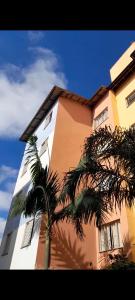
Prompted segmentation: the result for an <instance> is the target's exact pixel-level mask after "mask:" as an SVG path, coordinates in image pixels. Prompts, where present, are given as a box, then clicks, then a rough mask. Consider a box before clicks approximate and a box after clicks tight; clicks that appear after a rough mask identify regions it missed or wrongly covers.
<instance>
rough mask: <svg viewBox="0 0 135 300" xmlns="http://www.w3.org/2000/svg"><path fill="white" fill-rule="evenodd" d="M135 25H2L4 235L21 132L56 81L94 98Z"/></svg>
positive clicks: (0, 222) (0, 225) (0, 198)
mask: <svg viewBox="0 0 135 300" xmlns="http://www.w3.org/2000/svg"><path fill="white" fill-rule="evenodd" d="M133 41H135V31H128V30H126V31H124V30H123V31H118V30H117V31H111V30H106V31H103V30H101V31H96V30H95V31H92V30H86V31H83V30H78V31H75V30H73V31H70V30H69V31H68V30H67V31H64V30H63V31H62V30H61V31H58V30H54V31H51V30H50V31H49V30H46V31H30V30H27V31H21V30H18V31H17V30H16V31H0V240H1V238H2V234H3V230H4V227H5V223H6V218H7V214H8V210H9V207H10V203H11V200H12V194H13V191H14V186H15V182H16V179H17V175H18V171H19V167H20V164H21V160H22V156H23V151H24V146H25V143H24V142H21V141H19V137H20V136H21V134H22V133H23V131H24V129H25V128H26V127H27V125H28V124H29V122H30V121H31V119H32V117H33V116H34V115H35V113H36V111H37V109H38V108H39V106H40V105H41V104H42V102H43V100H44V99H45V97H46V96H47V94H48V93H49V91H50V90H51V89H52V87H53V86H54V85H58V86H60V87H63V88H66V89H68V90H70V91H72V92H74V93H77V94H79V95H81V96H84V97H86V98H88V99H89V98H91V97H92V95H93V94H95V92H96V90H97V89H98V88H99V87H100V86H101V85H108V84H109V83H110V74H109V69H110V68H111V67H112V65H113V64H114V63H115V62H116V61H117V60H118V59H119V57H120V56H121V55H122V54H123V52H124V51H125V50H126V49H127V48H128V47H129V46H130V44H131V43H132V42H133Z"/></svg>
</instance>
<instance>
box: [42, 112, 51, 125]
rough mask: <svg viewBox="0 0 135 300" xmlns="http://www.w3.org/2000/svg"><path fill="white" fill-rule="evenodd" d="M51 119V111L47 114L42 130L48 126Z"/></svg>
mask: <svg viewBox="0 0 135 300" xmlns="http://www.w3.org/2000/svg"><path fill="white" fill-rule="evenodd" d="M51 119H52V111H51V112H50V113H49V115H48V116H47V117H46V119H45V126H44V129H45V128H46V127H47V126H48V124H49V123H50V122H51Z"/></svg>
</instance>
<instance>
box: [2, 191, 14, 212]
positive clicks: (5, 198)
mask: <svg viewBox="0 0 135 300" xmlns="http://www.w3.org/2000/svg"><path fill="white" fill-rule="evenodd" d="M11 200H12V193H10V192H7V191H2V190H0V210H5V211H8V210H9V207H10V204H11Z"/></svg>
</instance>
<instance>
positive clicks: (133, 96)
mask: <svg viewBox="0 0 135 300" xmlns="http://www.w3.org/2000/svg"><path fill="white" fill-rule="evenodd" d="M134 102H135V90H133V91H132V93H130V94H129V95H128V96H127V97H126V103H127V107H129V106H130V105H131V104H133V103H134Z"/></svg>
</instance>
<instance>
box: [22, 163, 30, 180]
mask: <svg viewBox="0 0 135 300" xmlns="http://www.w3.org/2000/svg"><path fill="white" fill-rule="evenodd" d="M28 164H29V161H28V160H26V161H25V162H24V165H23V170H22V174H21V176H23V175H24V174H25V173H26V172H27V170H28Z"/></svg>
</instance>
